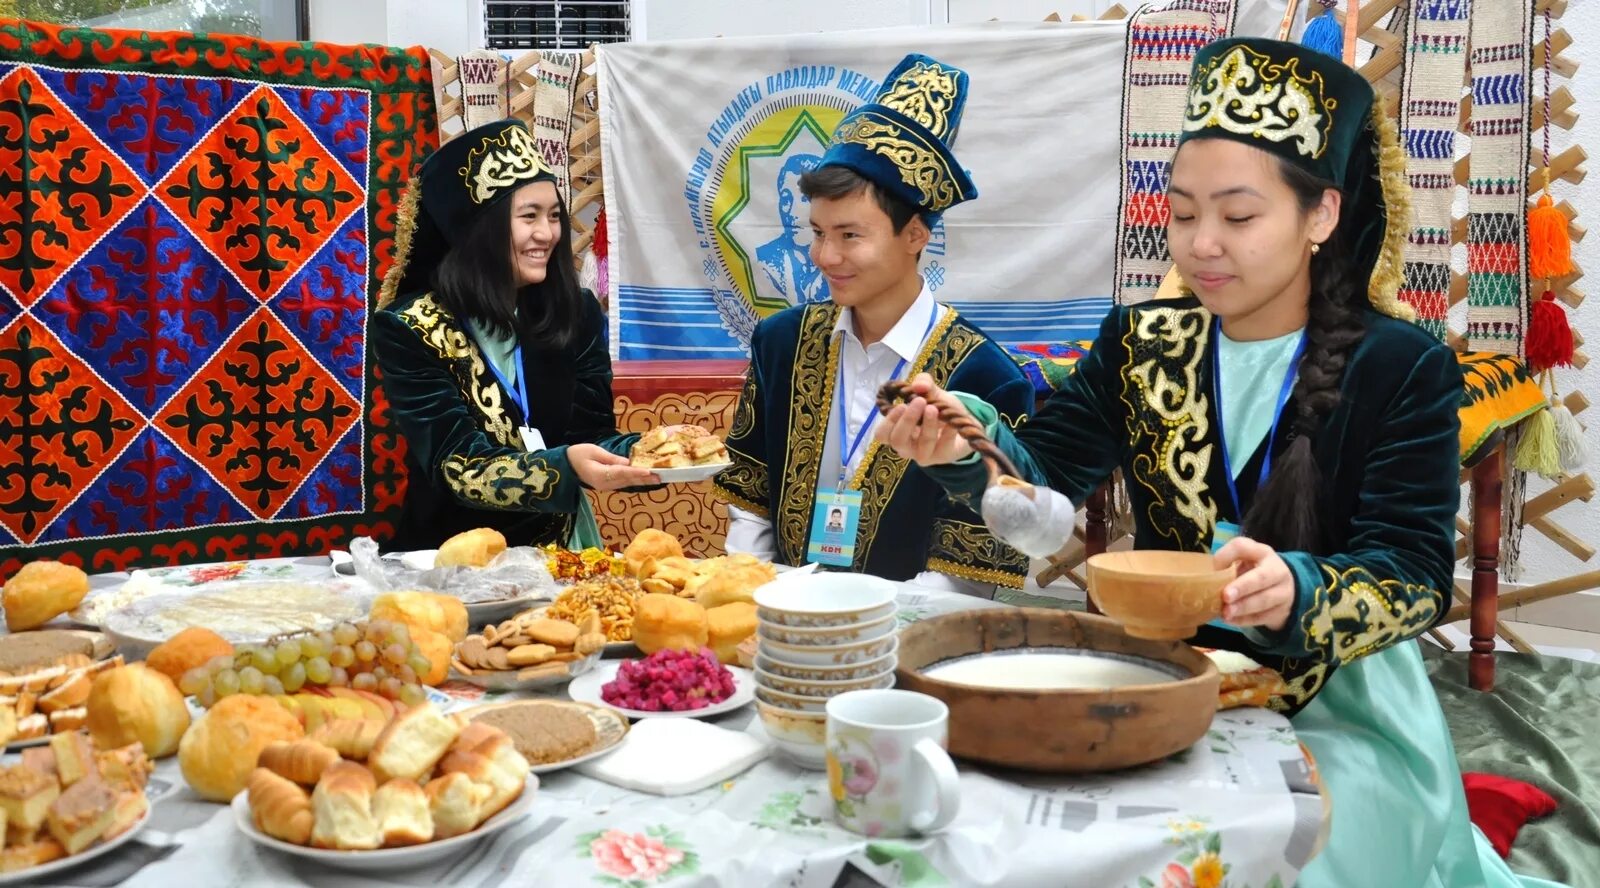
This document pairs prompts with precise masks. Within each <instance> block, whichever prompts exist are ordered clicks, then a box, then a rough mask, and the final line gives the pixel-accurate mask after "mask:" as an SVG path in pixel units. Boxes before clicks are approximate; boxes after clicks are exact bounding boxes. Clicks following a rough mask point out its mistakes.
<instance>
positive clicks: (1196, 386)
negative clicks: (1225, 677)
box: [927, 297, 1462, 713]
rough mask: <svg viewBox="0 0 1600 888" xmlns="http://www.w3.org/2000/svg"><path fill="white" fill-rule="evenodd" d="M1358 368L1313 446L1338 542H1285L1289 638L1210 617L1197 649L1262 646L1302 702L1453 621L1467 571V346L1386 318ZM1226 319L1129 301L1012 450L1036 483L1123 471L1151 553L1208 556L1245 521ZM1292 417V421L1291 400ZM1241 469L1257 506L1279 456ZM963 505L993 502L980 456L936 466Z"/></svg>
mask: <svg viewBox="0 0 1600 888" xmlns="http://www.w3.org/2000/svg"><path fill="white" fill-rule="evenodd" d="M1366 323H1367V332H1366V336H1365V337H1364V338H1363V339H1362V341H1361V342H1360V344H1359V345H1357V346H1356V348H1355V350H1354V353H1353V354H1352V356H1351V358H1350V360H1349V363H1348V364H1347V365H1346V368H1345V373H1344V379H1343V384H1342V386H1341V390H1340V395H1341V397H1340V402H1339V404H1338V406H1337V407H1335V408H1334V409H1333V411H1332V412H1331V413H1330V414H1329V415H1328V416H1327V417H1326V418H1325V419H1324V422H1323V425H1322V427H1321V429H1320V431H1319V432H1318V434H1317V438H1316V442H1315V445H1314V448H1313V449H1314V452H1315V454H1316V460H1317V463H1318V466H1319V467H1320V469H1321V472H1322V486H1321V488H1320V489H1318V490H1315V491H1307V492H1306V493H1307V495H1314V496H1315V497H1316V500H1317V504H1318V507H1319V508H1320V509H1321V510H1322V520H1323V526H1324V528H1325V529H1327V531H1328V538H1329V539H1330V540H1332V541H1333V543H1332V544H1331V545H1330V546H1329V550H1328V551H1326V552H1282V553H1280V554H1281V555H1282V557H1283V559H1284V561H1285V562H1287V563H1288V565H1289V567H1290V569H1291V570H1292V571H1293V573H1294V578H1295V588H1296V591H1297V596H1298V597H1297V599H1296V603H1295V607H1294V612H1293V615H1292V616H1291V618H1290V620H1289V622H1288V624H1287V625H1286V626H1285V628H1284V630H1283V631H1281V632H1276V633H1271V632H1264V631H1258V630H1246V631H1244V632H1237V631H1230V630H1223V629H1216V628H1213V627H1206V628H1205V629H1202V631H1201V633H1200V635H1199V636H1198V637H1197V638H1196V639H1195V643H1197V644H1203V645H1207V646H1210V647H1218V648H1228V649H1234V650H1239V651H1241V652H1243V653H1247V654H1249V655H1251V656H1253V657H1255V658H1256V659H1257V660H1259V661H1261V662H1263V663H1264V664H1266V665H1268V666H1271V667H1273V668H1275V669H1277V670H1279V671H1280V672H1281V673H1282V674H1283V676H1284V678H1285V679H1286V680H1287V681H1288V683H1289V693H1288V694H1287V695H1285V696H1284V698H1283V699H1281V700H1278V701H1275V703H1274V705H1275V706H1276V707H1278V708H1281V709H1283V710H1284V711H1288V712H1291V713H1292V712H1296V711H1298V710H1299V709H1300V708H1301V707H1303V706H1304V705H1305V704H1306V703H1307V702H1309V701H1310V700H1311V698H1312V697H1313V696H1314V695H1315V694H1316V692H1317V691H1318V690H1319V689H1320V688H1321V687H1322V686H1323V684H1324V683H1325V682H1326V681H1327V680H1328V677H1329V676H1330V674H1331V673H1332V672H1333V670H1334V669H1336V668H1338V666H1339V665H1340V664H1341V663H1346V662H1349V661H1351V660H1353V659H1355V658H1357V657H1360V656H1362V655H1364V654H1369V653H1372V652H1374V651H1378V650H1381V649H1382V648H1384V647H1386V646H1388V645H1392V644H1395V643H1397V642H1400V641H1403V640H1405V639H1408V638H1412V637H1414V636H1416V635H1418V634H1420V633H1421V632H1423V631H1424V630H1425V629H1427V628H1428V627H1429V626H1432V625H1433V623H1434V621H1435V620H1437V619H1438V618H1439V617H1440V616H1442V615H1443V613H1444V611H1445V610H1446V607H1445V605H1446V603H1447V601H1448V600H1449V592H1448V590H1449V589H1450V588H1451V584H1452V578H1453V570H1454V563H1455V519H1456V512H1457V509H1458V507H1459V504H1460V496H1461V487H1460V483H1459V474H1460V466H1461V463H1460V449H1459V444H1458V434H1459V429H1460V419H1459V416H1458V408H1459V407H1460V404H1461V398H1462V383H1461V370H1460V367H1459V365H1458V364H1457V361H1456V356H1455V354H1454V353H1453V352H1452V351H1450V349H1449V348H1447V347H1446V346H1445V345H1443V344H1442V343H1440V342H1438V341H1437V340H1435V339H1433V338H1432V337H1431V336H1429V335H1428V334H1427V333H1425V332H1424V331H1422V330H1421V329H1420V328H1418V327H1416V326H1414V325H1412V324H1409V323H1405V322H1403V321H1397V320H1394V319H1392V318H1389V317H1386V316H1384V315H1381V314H1378V313H1377V312H1373V311H1370V310H1369V311H1368V312H1367V314H1366ZM1211 335H1212V324H1211V315H1210V313H1208V312H1207V311H1206V310H1205V309H1204V308H1202V307H1201V306H1200V304H1199V301H1198V300H1196V299H1194V298H1192V297H1190V298H1187V299H1179V300H1171V301H1166V300H1163V301H1159V302H1149V303H1145V304H1143V305H1139V306H1134V307H1125V308H1118V309H1116V310H1114V311H1113V312H1112V313H1111V314H1110V315H1109V316H1108V317H1107V318H1106V320H1105V323H1104V324H1103V326H1102V327H1101V329H1100V335H1099V338H1098V339H1096V340H1095V344H1094V347H1093V349H1092V350H1091V351H1090V352H1089V354H1088V355H1087V356H1086V357H1085V358H1083V359H1082V360H1081V361H1079V362H1078V365H1077V367H1076V369H1075V372H1074V373H1073V374H1072V376H1071V377H1070V378H1069V379H1068V380H1067V381H1066V383H1065V384H1064V385H1063V387H1062V388H1061V389H1060V390H1059V391H1058V392H1057V393H1056V394H1055V395H1053V396H1052V397H1051V398H1050V400H1049V401H1048V402H1047V403H1046V405H1045V406H1044V407H1043V408H1041V409H1040V411H1039V414H1038V415H1037V416H1035V417H1034V418H1033V420H1032V421H1031V422H1029V423H1028V424H1027V425H1026V426H1024V427H1022V428H1021V429H1019V430H1017V432H1016V433H1015V434H1012V432H1011V431H1010V430H1009V429H1006V428H1004V426H1005V424H1004V423H999V424H998V427H997V433H998V438H999V440H998V442H997V443H998V444H999V445H1000V447H1002V448H1003V449H1004V450H1005V452H1006V454H1007V455H1008V456H1010V457H1011V459H1012V460H1013V461H1014V462H1016V463H1017V467H1018V469H1019V470H1020V471H1022V472H1023V473H1024V474H1026V475H1028V476H1029V478H1028V480H1030V481H1032V482H1033V483H1036V484H1048V485H1049V486H1050V487H1052V488H1054V489H1055V490H1058V491H1060V492H1061V493H1063V494H1065V495H1066V496H1068V497H1069V498H1071V499H1072V501H1073V502H1075V503H1082V502H1083V501H1084V500H1085V498H1086V497H1088V495H1089V494H1090V493H1091V492H1092V491H1094V490H1095V488H1097V487H1098V486H1099V485H1100V484H1102V483H1103V482H1105V481H1106V479H1107V478H1108V477H1109V476H1110V475H1111V473H1112V471H1113V470H1114V469H1117V468H1121V469H1122V472H1123V478H1124V479H1125V480H1126V483H1127V489H1128V497H1129V500H1130V502H1131V505H1132V509H1133V517H1134V522H1135V527H1136V532H1135V545H1136V546H1137V547H1138V548H1143V549H1173V550H1182V551H1197V552H1204V551H1209V550H1210V546H1211V538H1212V534H1213V531H1214V529H1215V527H1216V524H1217V521H1218V520H1227V521H1232V522H1234V523H1236V524H1238V523H1241V522H1240V516H1239V515H1237V514H1234V507H1233V503H1232V502H1231V499H1230V497H1229V496H1228V492H1227V481H1226V478H1225V477H1224V469H1223V460H1222V448H1221V447H1220V444H1219V430H1218V422H1217V411H1218V405H1217V404H1216V402H1215V399H1214V398H1213V397H1212V388H1211V379H1212V368H1211V360H1212V349H1211V342H1210V340H1211ZM1286 411H1287V412H1286V415H1291V416H1292V415H1293V411H1294V402H1293V399H1291V400H1290V403H1289V405H1288V406H1287V408H1286ZM1290 440H1291V433H1290V431H1289V429H1288V424H1285V425H1284V427H1283V428H1281V429H1280V430H1279V432H1278V436H1277V439H1276V440H1271V441H1263V442H1262V444H1261V446H1260V447H1259V448H1258V449H1257V451H1256V452H1255V453H1254V454H1252V455H1251V457H1250V459H1249V461H1248V462H1247V463H1246V464H1245V466H1244V467H1243V468H1242V469H1241V470H1240V471H1239V473H1238V481H1237V487H1238V491H1239V497H1240V500H1241V501H1242V503H1243V504H1244V508H1245V509H1248V508H1249V503H1250V498H1251V497H1252V496H1253V495H1254V493H1255V486H1256V485H1255V481H1256V477H1257V474H1258V472H1259V469H1260V466H1261V461H1262V460H1263V459H1264V458H1265V455H1266V448H1267V447H1269V446H1270V447H1272V448H1273V451H1272V452H1273V453H1274V455H1275V456H1276V454H1278V453H1280V452H1281V451H1282V450H1283V449H1284V448H1285V447H1287V445H1288V443H1289V441H1290ZM927 471H928V473H929V474H931V475H933V476H934V477H936V478H937V479H938V480H939V481H940V482H941V483H943V484H944V485H945V487H946V488H947V489H948V490H949V491H950V492H951V494H952V496H953V497H954V498H955V499H957V500H958V501H963V502H977V501H978V499H979V498H981V496H982V492H983V488H984V486H985V484H986V482H987V476H986V472H985V470H984V469H983V467H982V466H981V465H979V464H961V465H953V466H940V467H937V468H933V469H929V470H927Z"/></svg>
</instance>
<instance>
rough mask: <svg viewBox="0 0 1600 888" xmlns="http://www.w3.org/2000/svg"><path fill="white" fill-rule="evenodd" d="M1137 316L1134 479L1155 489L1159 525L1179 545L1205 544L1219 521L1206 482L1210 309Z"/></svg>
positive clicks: (1129, 414)
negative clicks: (1205, 370) (1204, 375)
mask: <svg viewBox="0 0 1600 888" xmlns="http://www.w3.org/2000/svg"><path fill="white" fill-rule="evenodd" d="M1129 320H1130V326H1129V328H1128V331H1127V332H1126V333H1125V334H1124V335H1123V343H1122V344H1123V347H1124V348H1126V349H1127V352H1128V362H1127V364H1126V365H1125V366H1124V367H1123V370H1122V403H1123V406H1124V407H1125V408H1126V413H1125V422H1126V425H1127V432H1128V440H1129V442H1130V443H1131V445H1132V446H1131V450H1132V451H1133V452H1134V453H1135V454H1137V456H1135V457H1134V458H1133V466H1132V468H1133V472H1132V475H1133V481H1134V482H1135V483H1137V484H1139V485H1141V486H1143V487H1144V488H1145V490H1147V491H1149V493H1150V504H1149V506H1148V507H1147V508H1146V517H1147V518H1148V520H1149V522H1150V527H1151V529H1152V530H1153V531H1154V532H1155V533H1156V534H1157V535H1159V536H1161V537H1163V538H1165V539H1168V540H1172V541H1174V542H1175V543H1176V546H1175V548H1178V549H1183V550H1195V549H1201V548H1203V547H1204V546H1205V544H1206V542H1207V541H1208V540H1210V539H1211V535H1212V533H1213V531H1214V529H1215V528H1216V523H1217V505H1216V502H1215V501H1213V500H1212V498H1211V497H1210V496H1209V495H1208V491H1209V489H1210V488H1209V486H1208V485H1207V483H1206V474H1207V472H1209V471H1210V469H1211V454H1212V446H1213V445H1212V444H1211V442H1210V440H1209V438H1210V435H1211V420H1210V418H1209V412H1208V411H1209V409H1210V405H1209V399H1208V398H1207V397H1206V395H1205V390H1204V387H1202V386H1201V385H1200V361H1201V358H1202V357H1203V356H1204V355H1205V353H1206V346H1207V343H1208V341H1209V339H1210V329H1211V325H1210V315H1209V314H1208V313H1207V312H1206V311H1205V309H1202V308H1187V309H1185V308H1155V307H1140V308H1138V309H1135V310H1134V311H1133V312H1131V313H1130V314H1129Z"/></svg>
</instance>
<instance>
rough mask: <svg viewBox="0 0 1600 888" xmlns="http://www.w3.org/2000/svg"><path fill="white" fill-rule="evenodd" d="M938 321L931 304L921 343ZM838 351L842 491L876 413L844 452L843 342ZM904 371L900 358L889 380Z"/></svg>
mask: <svg viewBox="0 0 1600 888" xmlns="http://www.w3.org/2000/svg"><path fill="white" fill-rule="evenodd" d="M938 319H939V303H937V302H935V303H934V304H933V313H932V314H930V315H929V316H928V328H927V329H926V330H923V331H922V341H923V342H926V341H927V340H928V334H929V333H931V332H933V324H934V322H935V321H937V320H938ZM920 346H921V344H920V343H919V344H918V347H920ZM839 349H840V354H839V387H838V388H837V389H836V390H835V391H834V393H833V403H834V406H835V407H836V408H838V409H837V410H836V411H835V412H837V413H838V414H839V486H838V487H837V488H835V489H836V490H843V489H844V482H845V476H846V475H847V474H848V473H849V471H850V469H849V468H848V467H849V465H850V460H851V459H853V458H855V455H856V451H857V450H860V449H861V442H862V441H865V440H866V439H867V432H868V430H870V429H871V428H872V424H873V423H875V422H877V421H878V411H876V410H873V411H871V412H869V413H868V414H867V419H866V421H865V422H863V423H862V424H861V428H859V429H857V430H856V438H855V440H854V441H852V442H850V449H849V450H845V449H844V439H845V438H846V437H848V436H849V433H848V428H849V427H848V426H847V425H846V424H845V406H844V402H845V399H846V398H847V397H848V395H847V394H846V389H845V387H844V353H843V350H844V343H843V342H841V343H839ZM905 369H906V359H905V358H901V359H900V362H899V363H898V364H895V365H894V369H893V370H891V371H889V378H890V379H899V378H900V373H901V371H903V370H905Z"/></svg>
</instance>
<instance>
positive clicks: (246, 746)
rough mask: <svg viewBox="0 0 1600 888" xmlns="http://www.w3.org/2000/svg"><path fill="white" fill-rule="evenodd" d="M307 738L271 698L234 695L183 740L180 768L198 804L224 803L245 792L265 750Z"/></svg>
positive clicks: (203, 719)
mask: <svg viewBox="0 0 1600 888" xmlns="http://www.w3.org/2000/svg"><path fill="white" fill-rule="evenodd" d="M156 674H159V673H156ZM162 680H163V681H165V680H166V678H165V676H163V677H162ZM305 735H306V733H305V728H302V727H301V726H300V722H298V721H296V720H295V717H294V716H292V715H290V714H289V710H287V709H284V708H283V707H282V706H279V705H278V702H277V701H276V700H273V699H272V698H271V697H256V696H252V695H250V694H234V695H233V696H231V697H223V698H222V699H221V700H218V701H217V703H216V705H215V706H212V707H211V711H210V712H207V713H206V714H205V715H203V716H201V717H200V719H199V720H198V721H196V722H195V723H194V726H193V727H191V728H189V732H188V733H187V734H184V735H183V741H182V742H181V743H179V744H178V766H179V768H180V769H182V771H183V779H184V780H185V781H187V782H188V784H189V786H190V787H191V788H193V789H194V791H195V792H196V793H198V794H199V795H200V797H201V798H203V799H206V800H208V801H212V802H224V803H226V802H227V801H229V800H230V799H232V798H233V797H234V796H236V795H238V794H239V793H240V792H241V791H242V790H243V789H244V788H245V784H246V783H248V782H249V780H250V774H251V772H253V771H254V770H255V767H256V760H257V759H258V758H260V757H261V750H263V749H265V748H266V746H267V744H269V743H274V742H277V741H279V740H299V739H300V738H301V737H304V736H305Z"/></svg>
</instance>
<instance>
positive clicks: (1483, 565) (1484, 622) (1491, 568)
mask: <svg viewBox="0 0 1600 888" xmlns="http://www.w3.org/2000/svg"><path fill="white" fill-rule="evenodd" d="M1504 459H1505V449H1504V448H1501V449H1500V450H1498V451H1496V452H1495V453H1491V454H1489V455H1488V456H1487V457H1485V458H1484V459H1483V460H1481V461H1480V462H1479V463H1478V464H1477V465H1475V466H1473V467H1472V502H1473V510H1472V619H1471V635H1472V652H1471V653H1470V654H1468V655H1467V684H1469V685H1470V686H1471V687H1473V688H1474V689H1476V690H1479V691H1490V690H1494V625H1495V622H1496V621H1497V617H1498V611H1499V604H1500V602H1499V598H1500V499H1501V495H1502V490H1501V488H1502V486H1503V480H1504V470H1503V468H1502V463H1503V461H1504Z"/></svg>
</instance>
